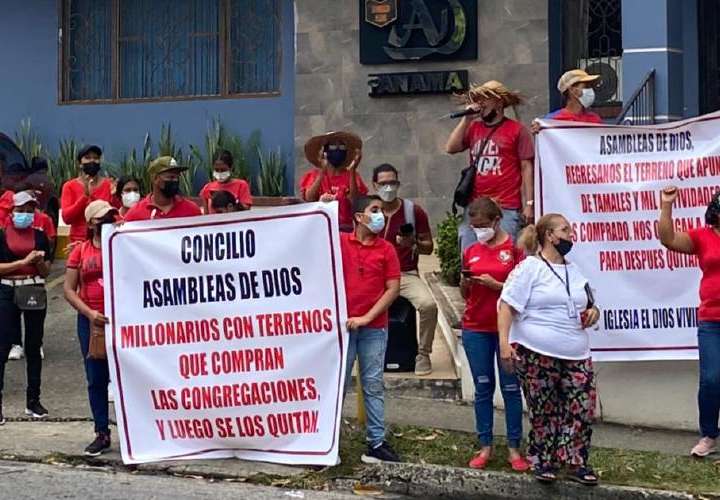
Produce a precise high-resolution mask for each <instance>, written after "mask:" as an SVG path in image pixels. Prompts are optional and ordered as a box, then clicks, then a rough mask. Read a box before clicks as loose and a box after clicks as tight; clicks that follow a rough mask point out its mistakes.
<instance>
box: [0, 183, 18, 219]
mask: <svg viewBox="0 0 720 500" xmlns="http://www.w3.org/2000/svg"><path fill="white" fill-rule="evenodd" d="M13 196H15V193H13V192H12V191H10V190H9V189H6V190H5V192H4V193H3V194H2V196H0V222H2V224H3V225H5V224H7V221H8V219H10V212H12V209H13V205H14V204H15V203H14V201H13Z"/></svg>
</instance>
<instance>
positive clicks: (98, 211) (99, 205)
mask: <svg viewBox="0 0 720 500" xmlns="http://www.w3.org/2000/svg"><path fill="white" fill-rule="evenodd" d="M113 211H117V209H116V208H115V207H113V206H112V205H111V204H110V203H108V202H107V201H105V200H95V201H91V202H90V203H89V204H88V206H87V207H85V221H86V222H90V221H91V220H93V219H100V218H101V217H103V216H104V215H105V214H107V213H108V212H113Z"/></svg>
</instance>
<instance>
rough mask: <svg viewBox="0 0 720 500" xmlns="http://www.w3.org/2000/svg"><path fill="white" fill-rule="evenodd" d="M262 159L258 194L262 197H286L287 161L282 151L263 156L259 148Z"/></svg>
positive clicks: (258, 151) (259, 156)
mask: <svg viewBox="0 0 720 500" xmlns="http://www.w3.org/2000/svg"><path fill="white" fill-rule="evenodd" d="M257 153H258V158H260V174H259V175H258V194H259V195H260V196H284V195H285V159H284V158H283V154H282V151H281V150H280V148H278V150H277V151H269V152H268V153H266V154H263V152H262V150H261V149H260V148H259V147H258V148H257Z"/></svg>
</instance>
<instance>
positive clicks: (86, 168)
mask: <svg viewBox="0 0 720 500" xmlns="http://www.w3.org/2000/svg"><path fill="white" fill-rule="evenodd" d="M82 169H83V172H85V173H86V174H87V175H89V176H90V177H95V176H96V175H97V174H98V172H100V164H99V163H98V162H96V161H94V162H92V163H83V166H82Z"/></svg>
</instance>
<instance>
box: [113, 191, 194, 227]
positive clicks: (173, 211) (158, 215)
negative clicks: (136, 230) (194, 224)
mask: <svg viewBox="0 0 720 500" xmlns="http://www.w3.org/2000/svg"><path fill="white" fill-rule="evenodd" d="M195 215H200V207H198V206H197V205H196V204H195V203H193V202H192V201H190V200H188V199H186V198H183V197H182V196H176V197H175V203H173V206H172V207H171V208H170V210H168V211H167V212H163V211H162V210H160V209H159V208H158V207H157V206H155V205H154V204H153V202H152V195H148V196H146V197H145V198H143V199H142V200H140V201H139V202H138V203H137V205H135V206H134V207H132V208H131V209H130V211H129V212H128V213H127V214H126V215H125V222H132V221H135V220H152V219H174V218H177V217H193V216H195Z"/></svg>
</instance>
